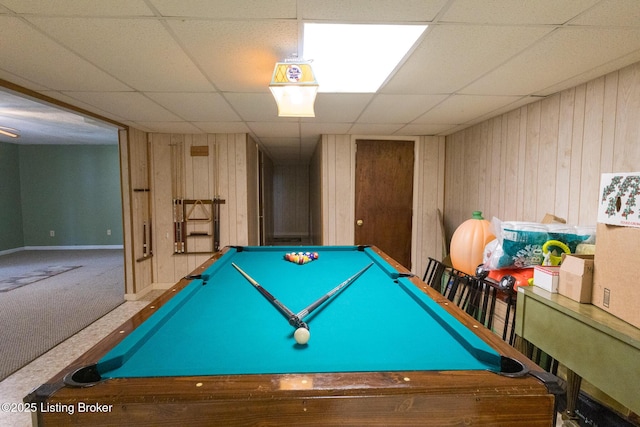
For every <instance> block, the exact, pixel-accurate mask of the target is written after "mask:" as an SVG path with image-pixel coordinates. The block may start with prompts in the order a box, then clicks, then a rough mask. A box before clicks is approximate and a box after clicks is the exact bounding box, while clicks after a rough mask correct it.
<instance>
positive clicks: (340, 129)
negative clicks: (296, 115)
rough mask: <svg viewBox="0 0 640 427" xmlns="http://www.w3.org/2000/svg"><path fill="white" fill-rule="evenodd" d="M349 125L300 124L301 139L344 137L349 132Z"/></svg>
mask: <svg viewBox="0 0 640 427" xmlns="http://www.w3.org/2000/svg"><path fill="white" fill-rule="evenodd" d="M350 128H351V123H307V122H302V123H301V124H300V133H301V134H302V136H303V137H311V136H312V135H315V137H316V138H317V137H318V135H344V134H346V133H347V132H349V129H350Z"/></svg>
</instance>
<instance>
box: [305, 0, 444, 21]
mask: <svg viewBox="0 0 640 427" xmlns="http://www.w3.org/2000/svg"><path fill="white" fill-rule="evenodd" d="M446 3H447V0H349V1H345V0H323V1H317V0H302V1H300V5H301V8H302V18H303V19H309V20H323V21H334V22H335V21H337V22H340V21H346V20H349V21H357V22H363V23H367V22H369V23H370V22H384V23H396V22H426V21H432V20H433V19H434V18H435V16H436V15H437V13H438V12H439V11H440V9H442V7H443V6H444V5H445V4H446Z"/></svg>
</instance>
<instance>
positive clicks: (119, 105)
mask: <svg viewBox="0 0 640 427" xmlns="http://www.w3.org/2000/svg"><path fill="white" fill-rule="evenodd" d="M64 93H65V94H66V95H68V96H69V97H71V98H73V99H77V100H79V101H81V102H84V103H86V104H88V105H91V106H94V107H97V108H99V109H101V110H105V111H118V113H119V114H120V115H122V116H123V117H126V118H127V119H129V120H132V121H136V122H137V121H142V122H144V121H150V122H152V121H162V120H166V121H168V122H180V117H178V116H176V115H175V114H173V113H171V112H169V111H167V110H165V109H164V108H163V107H161V106H160V105H158V104H156V103H155V102H153V101H152V100H150V99H149V98H147V97H145V96H144V95H141V94H139V93H137V92H105V93H101V94H100V96H96V94H95V93H93V92H64Z"/></svg>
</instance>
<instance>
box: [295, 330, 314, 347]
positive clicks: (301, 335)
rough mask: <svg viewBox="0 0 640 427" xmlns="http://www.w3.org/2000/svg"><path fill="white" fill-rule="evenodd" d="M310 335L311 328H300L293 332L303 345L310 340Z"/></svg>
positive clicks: (298, 341) (297, 340)
mask: <svg viewBox="0 0 640 427" xmlns="http://www.w3.org/2000/svg"><path fill="white" fill-rule="evenodd" d="M310 336H311V334H310V333H309V330H308V329H306V328H298V329H296V331H295V332H294V333H293V338H295V340H296V342H297V343H298V344H301V345H304V344H306V343H307V342H309V337H310Z"/></svg>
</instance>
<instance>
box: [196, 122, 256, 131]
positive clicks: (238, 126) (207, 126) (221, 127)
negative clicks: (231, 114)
mask: <svg viewBox="0 0 640 427" xmlns="http://www.w3.org/2000/svg"><path fill="white" fill-rule="evenodd" d="M193 124H194V126H197V127H198V129H200V130H202V132H205V133H249V131H250V129H249V127H248V126H247V125H246V124H245V123H244V122H194V123H193Z"/></svg>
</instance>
